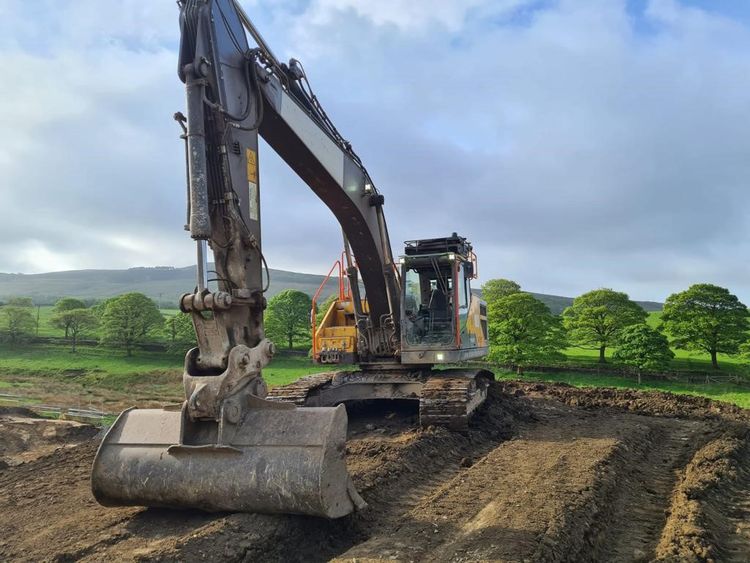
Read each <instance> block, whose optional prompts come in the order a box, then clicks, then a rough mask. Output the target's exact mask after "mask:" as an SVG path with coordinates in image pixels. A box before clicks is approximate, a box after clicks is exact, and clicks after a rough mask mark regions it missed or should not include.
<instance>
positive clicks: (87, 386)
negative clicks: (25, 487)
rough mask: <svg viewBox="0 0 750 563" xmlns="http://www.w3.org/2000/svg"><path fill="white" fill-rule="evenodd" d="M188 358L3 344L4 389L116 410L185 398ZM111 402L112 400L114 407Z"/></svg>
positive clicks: (271, 373) (684, 389)
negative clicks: (184, 375) (185, 362)
mask: <svg viewBox="0 0 750 563" xmlns="http://www.w3.org/2000/svg"><path fill="white" fill-rule="evenodd" d="M182 362H183V357H182V355H181V354H166V353H157V352H137V353H135V354H134V355H133V356H132V357H127V356H126V355H125V354H124V352H122V351H119V350H109V349H106V348H102V347H88V346H84V347H81V349H80V351H79V352H78V353H76V354H73V353H71V352H70V351H69V350H68V349H67V348H66V347H64V346H51V345H44V346H28V347H24V348H16V349H9V348H7V347H0V390H2V392H3V393H11V394H21V395H25V396H27V397H29V398H33V397H43V398H44V400H45V401H47V402H53V404H55V403H54V400H55V398H62V397H63V396H65V395H68V397H67V398H66V399H65V400H64V401H62V402H64V403H66V404H70V403H75V401H77V402H78V403H80V404H86V403H89V404H93V405H95V406H96V405H101V408H104V409H105V410H110V411H114V410H116V409H117V408H121V407H122V405H128V404H142V403H149V402H150V403H153V402H154V401H157V402H158V400H159V399H161V400H162V401H164V400H169V401H177V400H180V398H181V396H182V384H181V378H182ZM320 371H324V370H323V368H321V366H316V365H314V364H312V362H311V361H310V360H309V359H308V358H307V357H306V356H303V355H289V354H284V353H282V354H279V355H278V356H277V357H276V358H274V360H273V361H272V362H271V364H270V365H269V366H268V367H266V368H265V369H264V370H263V376H264V378H265V379H266V381H267V382H268V384H269V385H270V386H272V387H273V386H276V385H284V384H287V383H290V382H292V381H295V380H296V379H298V378H300V377H302V376H304V375H308V374H311V373H316V372H320ZM494 371H495V372H496V374H497V376H498V378H501V379H516V378H518V377H519V376H518V375H516V374H515V373H511V372H508V371H505V370H501V369H494ZM521 379H524V380H530V381H547V382H564V383H568V384H571V385H575V386H577V387H617V388H632V389H641V390H659V391H670V392H672V393H681V394H688V395H698V396H703V397H709V398H711V399H716V400H720V401H727V402H730V403H734V404H736V405H739V406H741V407H744V408H750V388H746V387H741V386H738V385H734V384H716V383H711V384H688V383H682V382H679V381H666V380H661V379H648V378H646V379H644V382H643V383H642V384H641V385H638V384H637V383H636V381H635V379H634V378H631V377H624V376H621V375H615V374H607V373H602V374H581V373H532V372H530V373H526V374H524V375H523V376H521ZM110 395H111V397H110ZM61 400H62V399H61ZM128 401H131V402H130V403H129V402H128ZM108 403H112V405H111V406H109V407H108ZM150 403H149V404H150Z"/></svg>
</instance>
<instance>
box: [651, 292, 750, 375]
mask: <svg viewBox="0 0 750 563" xmlns="http://www.w3.org/2000/svg"><path fill="white" fill-rule="evenodd" d="M747 314H748V311H747V307H746V306H745V305H744V304H743V303H741V302H740V300H739V299H737V296H735V295H732V294H731V293H729V290H728V289H725V288H723V287H718V286H716V285H711V284H709V283H699V284H695V285H691V286H690V287H689V288H688V289H687V290H685V291H683V292H680V293H673V294H672V295H670V296H669V297H668V298H667V301H666V303H664V312H663V313H662V316H661V321H662V324H661V327H662V328H663V329H664V331H665V332H666V333H667V334H669V335H670V336H671V337H672V339H673V340H672V344H673V345H674V346H675V347H677V348H682V349H684V350H701V351H703V352H706V353H708V354H710V355H711V365H712V366H713V368H714V369H719V362H718V361H717V354H720V353H721V354H736V353H738V352H739V351H740V345H741V344H742V343H743V342H745V341H746V340H747V334H746V332H747V330H748V328H750V325H749V324H748V319H747Z"/></svg>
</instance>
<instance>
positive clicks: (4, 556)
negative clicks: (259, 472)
mask: <svg viewBox="0 0 750 563" xmlns="http://www.w3.org/2000/svg"><path fill="white" fill-rule="evenodd" d="M386 416H387V417H386ZM415 422H416V421H415V414H414V413H413V412H412V411H409V410H407V409H398V410H396V411H394V412H390V411H385V413H384V412H382V411H381V412H379V413H373V412H368V411H367V410H363V409H360V410H359V411H358V412H355V413H353V414H351V415H350V438H349V441H348V444H347V455H348V458H347V459H348V465H349V468H350V471H351V473H352V476H353V478H354V481H355V484H356V486H357V488H358V489H359V491H360V492H361V494H362V496H363V497H364V498H365V499H366V500H367V501H368V503H369V508H368V509H367V510H365V511H364V512H362V513H359V514H356V515H353V516H351V517H347V518H344V519H341V520H337V521H325V520H320V519H314V518H306V517H293V516H263V515H247V514H234V515H210V514H203V513H200V512H176V511H166V510H153V509H151V510H146V509H139V508H127V509H106V508H102V507H99V506H98V505H97V504H96V503H95V502H94V500H93V499H92V498H91V495H90V493H89V489H88V472H89V469H90V464H91V461H92V458H93V455H94V453H95V449H96V442H95V441H94V440H89V441H87V442H84V443H83V444H81V445H78V446H75V447H67V448H61V449H58V450H55V451H52V450H50V451H52V453H50V452H48V451H45V453H46V454H47V455H43V456H42V457H39V458H38V459H31V458H29V459H30V461H26V462H24V463H21V464H19V465H11V466H9V467H7V468H5V469H0V530H2V531H3V533H2V534H1V535H0V560H26V561H39V560H51V561H73V560H84V561H103V560H157V561H219V560H221V561H226V560H229V561H243V560H244V561H328V560H337V561H373V560H397V561H476V560H493V561H651V560H659V561H732V562H734V561H737V562H739V561H750V416H748V413H747V412H746V411H742V410H741V409H738V408H735V407H732V406H729V405H725V404H720V403H713V402H711V401H708V400H706V399H701V398H692V397H678V396H673V395H668V394H658V393H649V394H644V393H638V392H629V391H614V390H598V391H590V390H589V391H584V390H578V389H574V388H571V387H568V386H564V385H542V384H519V383H501V384H495V385H494V386H493V387H492V388H491V400H490V401H489V403H488V405H487V406H486V407H485V408H484V409H483V410H482V411H481V413H480V414H479V415H478V416H477V417H476V419H475V420H474V422H473V424H472V430H471V431H470V433H469V434H468V435H458V434H452V433H450V432H447V431H444V430H441V429H428V430H425V431H419V430H417V429H416V427H415ZM373 426H374V428H373ZM3 432H4V429H3V428H0V443H2V441H3V440H4V439H5V435H4V434H3Z"/></svg>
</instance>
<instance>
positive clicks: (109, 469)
mask: <svg viewBox="0 0 750 563" xmlns="http://www.w3.org/2000/svg"><path fill="white" fill-rule="evenodd" d="M285 406H286V405H285ZM346 428H347V417H346V410H345V408H344V406H343V405H339V406H338V407H325V408H315V407H305V408H296V407H292V408H284V409H283V410H277V409H250V410H248V411H246V413H245V415H244V417H243V419H242V420H241V421H240V422H239V423H238V424H237V425H226V426H225V428H224V429H223V431H222V434H223V443H222V444H217V434H218V424H217V423H216V422H212V421H208V422H201V421H199V422H194V421H191V420H190V419H189V418H188V417H187V415H186V414H185V413H184V412H183V411H181V410H177V409H175V410H170V409H131V410H127V411H125V412H123V413H122V414H121V415H120V416H119V418H118V419H117V420H116V421H115V423H114V425H113V426H112V428H111V429H110V430H109V432H108V433H107V435H106V436H105V437H104V440H103V441H102V444H101V446H100V447H99V451H98V452H97V454H96V458H95V460H94V466H93V469H92V473H91V488H92V491H93V493H94V497H95V498H96V500H97V501H98V502H99V503H100V504H102V505H104V506H154V507H170V508H196V509H200V510H206V511H210V512H217V511H228V512H260V513H291V514H308V515H312V516H323V517H326V518H339V517H342V516H345V515H347V514H349V513H351V512H352V511H353V510H355V508H362V507H364V506H365V502H364V501H363V500H362V498H361V497H360V496H359V494H358V493H357V491H356V490H355V489H354V486H353V484H352V482H351V479H350V477H349V474H348V472H347V470H346V465H345V460H344V456H345V442H346Z"/></svg>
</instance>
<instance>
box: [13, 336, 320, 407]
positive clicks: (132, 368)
mask: <svg viewBox="0 0 750 563" xmlns="http://www.w3.org/2000/svg"><path fill="white" fill-rule="evenodd" d="M183 359H184V357H183V355H182V354H167V353H163V352H144V351H139V352H136V353H134V354H133V356H131V357H128V356H126V355H125V353H124V352H122V351H120V350H111V349H107V348H104V347H93V346H82V347H80V348H79V351H78V352H77V353H75V354H73V353H72V352H70V350H69V349H68V348H67V347H65V346H55V345H43V346H42V345H35V346H26V347H18V348H8V347H0V388H2V389H5V390H7V389H13V388H22V387H23V388H28V387H29V386H30V385H31V386H34V387H39V388H43V387H44V384H45V381H47V382H53V381H54V382H57V383H63V384H64V383H70V384H74V385H75V386H76V387H80V388H82V389H88V388H94V387H97V388H101V389H108V390H111V391H116V392H120V393H127V392H128V391H129V390H130V389H131V388H133V387H134V386H135V387H138V386H141V387H144V386H145V387H148V389H149V394H151V395H158V394H159V392H161V391H163V392H164V394H165V395H169V396H173V395H175V394H177V395H178V396H179V394H180V393H181V390H180V389H181V378H182V369H183ZM319 371H321V369H320V367H319V366H315V365H313V364H312V363H311V362H310V361H309V360H308V359H307V357H305V356H296V355H294V356H292V355H287V354H283V353H281V354H279V355H278V356H277V357H276V358H274V360H273V361H272V362H271V364H270V365H269V366H268V367H266V368H265V369H264V370H263V376H264V378H265V379H266V382H267V383H268V384H269V385H270V386H275V385H284V384H286V383H290V382H292V381H295V380H296V379H299V378H300V377H302V376H304V375H308V374H310V373H315V372H319ZM6 392H11V391H6Z"/></svg>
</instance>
